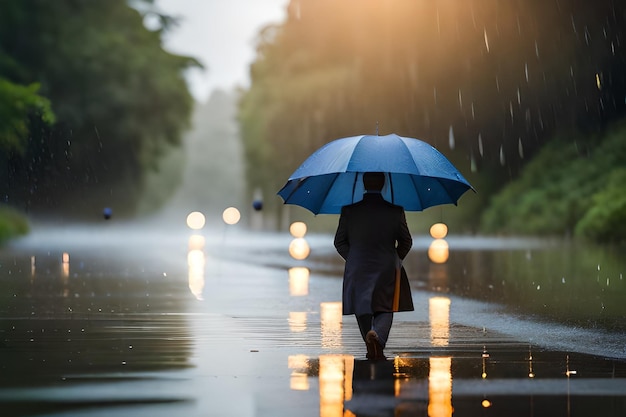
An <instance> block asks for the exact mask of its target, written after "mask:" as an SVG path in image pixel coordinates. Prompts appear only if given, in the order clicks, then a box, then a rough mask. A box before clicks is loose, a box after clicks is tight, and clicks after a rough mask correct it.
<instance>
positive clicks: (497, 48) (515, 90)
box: [240, 0, 626, 218]
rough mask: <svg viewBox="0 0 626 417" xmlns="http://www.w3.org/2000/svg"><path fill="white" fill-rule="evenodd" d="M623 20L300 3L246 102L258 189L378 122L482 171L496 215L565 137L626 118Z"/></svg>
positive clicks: (608, 0) (583, 12)
mask: <svg viewBox="0 0 626 417" xmlns="http://www.w3.org/2000/svg"><path fill="white" fill-rule="evenodd" d="M625 10H626V5H625V4H622V3H619V2H615V1H612V0H600V1H598V2H593V3H586V2H579V1H575V0H559V1H556V0H553V1H545V0H528V1H523V2H521V1H508V2H506V1H500V0H467V1H460V0H459V1H450V0H434V1H415V0H398V1H394V2H380V1H375V0H344V1H341V2H337V1H332V0H292V1H291V2H290V4H289V7H288V16H287V19H286V21H285V22H284V23H283V24H281V25H276V26H272V27H268V28H266V29H265V30H264V31H263V32H262V33H261V34H260V36H259V39H258V54H257V59H256V61H255V62H254V64H253V65H252V67H251V77H252V83H251V86H250V89H249V90H248V91H245V92H244V93H243V95H242V99H241V103H240V121H241V124H242V134H243V137H244V141H245V144H246V149H247V155H248V158H249V163H250V165H249V173H250V174H249V175H248V179H249V181H250V183H251V184H253V185H254V184H255V183H259V184H261V185H265V187H266V189H267V190H268V194H269V190H270V189H273V190H274V191H275V190H276V189H277V188H279V187H280V186H281V185H282V183H283V182H284V181H285V179H286V176H288V175H289V174H290V173H291V172H292V171H293V170H294V169H295V168H296V167H297V164H298V163H299V162H301V161H302V160H304V158H306V156H307V155H308V154H309V153H310V152H311V151H312V149H315V148H318V147H320V146H322V145H323V144H324V143H326V142H328V141H330V140H332V139H335V138H338V137H342V136H349V135H355V134H367V133H372V134H373V133H375V132H376V125H377V123H378V126H379V133H380V134H386V133H391V132H395V133H399V134H402V135H404V136H414V137H418V138H421V139H424V140H426V141H428V142H430V143H432V144H433V145H434V146H436V147H438V148H439V149H441V150H442V151H444V153H445V154H446V155H447V156H449V157H450V159H452V161H453V162H454V163H455V164H457V165H458V166H459V168H460V169H461V171H462V172H464V174H465V173H467V171H470V170H471V174H468V175H467V177H468V179H469V180H470V182H472V183H480V184H481V185H483V188H479V190H478V191H479V194H478V195H477V198H480V199H481V200H482V203H483V204H482V205H487V203H488V198H489V196H490V195H491V194H492V193H494V192H496V191H497V190H498V189H500V188H501V187H502V186H503V185H505V184H506V183H507V182H508V181H509V180H511V179H512V178H515V177H516V176H517V175H518V173H519V172H520V170H521V169H522V167H523V166H524V165H525V164H526V163H527V161H529V160H531V159H532V156H533V155H534V154H535V153H536V152H537V150H538V149H540V148H541V147H542V146H544V145H545V143H546V142H548V141H549V139H550V138H551V137H552V136H554V135H555V133H556V132H559V131H562V130H564V129H569V130H574V129H585V130H587V131H592V132H593V131H597V130H599V129H601V128H602V127H603V126H604V125H606V123H608V122H610V121H611V120H613V119H616V118H619V117H621V116H623V115H624V114H625V111H626V103H625V102H624V99H623V97H624V95H625V93H626V88H625V85H626V83H625V80H626V71H625V69H626V65H625V56H626V54H625V52H624V48H625V46H624V43H623V42H622V39H623V38H624V35H625V33H624V28H625V27H626V24H625V23H626V21H625V19H626V17H625V16H626V15H625ZM320 22H323V24H321V23H320ZM589 137H590V138H591V139H590V140H593V138H594V136H593V135H590V136H589ZM480 206H481V204H476V205H475V206H474V207H475V208H477V209H478V208H479V207H480ZM472 217H473V216H468V218H472Z"/></svg>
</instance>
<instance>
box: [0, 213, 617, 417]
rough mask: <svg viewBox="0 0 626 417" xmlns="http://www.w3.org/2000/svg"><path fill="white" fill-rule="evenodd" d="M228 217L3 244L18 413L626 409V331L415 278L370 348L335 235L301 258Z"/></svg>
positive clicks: (6, 338) (51, 232)
mask: <svg viewBox="0 0 626 417" xmlns="http://www.w3.org/2000/svg"><path fill="white" fill-rule="evenodd" d="M211 230H213V231H212V232H211ZM211 230H205V231H204V232H203V233H202V234H201V235H202V238H200V239H199V238H194V237H192V236H193V234H192V233H191V232H190V231H187V230H185V231H165V232H164V231H163V230H159V229H158V228H154V227H152V228H138V229H134V228H132V227H124V226H114V227H112V226H109V225H106V226H89V227H84V228H65V227H56V228H50V229H43V230H40V231H37V232H36V233H34V234H33V235H32V236H29V237H28V238H26V239H23V240H20V241H17V242H14V243H12V244H10V245H8V246H7V247H5V248H3V249H2V250H1V251H0V293H1V295H0V296H1V297H2V303H1V304H0V409H2V415H3V416H31V415H33V416H34V415H46V416H52V415H55V416H56V415H58V416H61V415H63V416H74V415H76V416H98V415H103V416H104V415H106V416H110V415H113V414H116V415H124V416H160V415H167V416H171V415H186V416H288V415H289V416H292V415H298V416H323V417H328V416H352V415H356V416H413V415H423V416H426V415H430V416H450V415H452V414H454V415H464V416H483V415H494V416H495V415H508V416H543V415H545V416H571V415H578V416H587V415H590V416H591V415H594V416H595V415H603V416H623V415H626V351H625V352H624V354H623V355H622V354H621V351H620V350H619V347H620V346H622V345H624V344H625V343H626V339H624V338H623V335H622V334H610V333H608V334H607V333H606V332H593V331H585V330H581V329H567V328H563V327H562V326H559V325H555V324H551V323H542V322H534V321H532V320H529V319H525V318H520V317H511V316H508V315H506V314H505V313H503V312H502V310H500V309H499V308H498V305H497V303H493V304H492V303H484V302H477V301H472V300H467V299H463V298H460V297H455V296H452V295H450V294H440V293H433V292H429V291H421V290H415V292H414V295H413V296H414V303H415V307H416V310H415V311H414V312H410V313H402V314H397V315H396V318H395V322H394V327H393V329H392V333H391V335H390V340H389V343H388V346H387V349H386V351H385V354H386V355H387V360H386V361H381V362H371V361H367V360H366V359H365V347H364V345H363V342H362V341H361V339H360V335H359V333H358V328H357V326H356V322H355V320H354V318H353V317H351V316H347V317H341V315H340V314H339V311H340V309H339V304H338V303H339V301H340V295H341V279H340V276H339V274H340V270H338V269H337V259H336V254H334V253H333V248H332V241H331V240H330V239H329V237H328V236H311V237H307V240H308V242H309V244H310V246H311V257H310V258H308V259H306V260H295V259H293V258H291V257H290V256H289V255H288V247H289V244H290V243H291V241H292V239H293V238H292V237H291V236H289V235H288V234H286V233H285V234H279V235H277V234H271V235H268V234H261V233H251V232H246V231H243V230H241V229H236V228H233V229H229V228H228V227H224V226H221V227H216V228H214V229H211ZM64 254H65V255H64ZM64 258H65V259H64ZM609 345H610V346H611V348H610V349H604V348H603V347H604V346H609ZM616 347H617V348H616Z"/></svg>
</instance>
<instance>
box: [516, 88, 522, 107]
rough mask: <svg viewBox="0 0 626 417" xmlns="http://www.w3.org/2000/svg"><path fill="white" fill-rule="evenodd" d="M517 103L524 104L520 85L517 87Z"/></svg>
mask: <svg viewBox="0 0 626 417" xmlns="http://www.w3.org/2000/svg"><path fill="white" fill-rule="evenodd" d="M517 104H522V93H520V91H519V87H517Z"/></svg>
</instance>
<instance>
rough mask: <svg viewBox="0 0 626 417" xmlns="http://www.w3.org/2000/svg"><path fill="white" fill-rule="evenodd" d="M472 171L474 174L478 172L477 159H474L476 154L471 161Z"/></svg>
mask: <svg viewBox="0 0 626 417" xmlns="http://www.w3.org/2000/svg"><path fill="white" fill-rule="evenodd" d="M470 170H471V171H472V172H476V171H478V168H477V167H476V158H474V153H472V157H471V160H470Z"/></svg>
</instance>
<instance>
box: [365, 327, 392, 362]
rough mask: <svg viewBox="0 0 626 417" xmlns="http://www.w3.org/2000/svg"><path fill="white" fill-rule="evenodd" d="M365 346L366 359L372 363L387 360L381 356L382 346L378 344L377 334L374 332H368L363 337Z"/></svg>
mask: <svg viewBox="0 0 626 417" xmlns="http://www.w3.org/2000/svg"><path fill="white" fill-rule="evenodd" d="M365 346H366V347H367V359H369V360H374V361H380V360H385V359H387V358H385V355H383V346H382V345H381V344H380V339H378V334H377V333H376V332H375V331H374V330H370V331H369V332H367V334H366V335H365Z"/></svg>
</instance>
